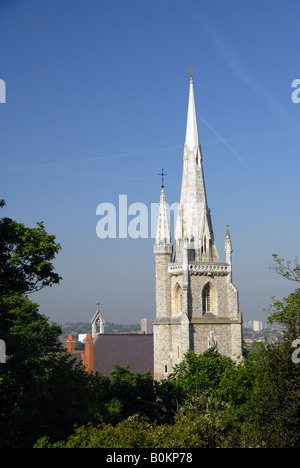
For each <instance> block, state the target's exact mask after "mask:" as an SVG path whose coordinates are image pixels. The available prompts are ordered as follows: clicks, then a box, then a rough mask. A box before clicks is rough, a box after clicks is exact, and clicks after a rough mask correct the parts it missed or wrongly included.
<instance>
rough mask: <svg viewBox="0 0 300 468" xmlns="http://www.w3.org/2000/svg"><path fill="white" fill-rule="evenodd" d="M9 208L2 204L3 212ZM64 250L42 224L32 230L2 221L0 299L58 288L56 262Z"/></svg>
mask: <svg viewBox="0 0 300 468" xmlns="http://www.w3.org/2000/svg"><path fill="white" fill-rule="evenodd" d="M4 205H5V202H4V200H1V201H0V208H3V206H4ZM60 249H61V246H60V244H57V243H56V242H55V236H53V235H49V234H47V232H46V231H45V228H44V224H43V223H42V222H39V223H37V227H35V228H28V227H26V226H25V225H24V224H22V223H17V222H16V221H13V220H12V219H10V218H2V219H1V220H0V296H3V295H4V294H10V293H15V292H18V293H20V294H25V293H31V292H34V291H39V290H40V289H42V288H44V287H45V286H52V285H53V284H58V283H59V281H60V280H61V278H60V276H59V275H58V274H57V273H55V270H54V267H53V265H52V261H53V259H54V257H55V255H56V254H57V253H58V252H59V250H60Z"/></svg>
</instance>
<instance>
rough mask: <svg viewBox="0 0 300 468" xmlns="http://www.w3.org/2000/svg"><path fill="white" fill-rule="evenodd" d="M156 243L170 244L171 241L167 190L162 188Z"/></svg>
mask: <svg viewBox="0 0 300 468" xmlns="http://www.w3.org/2000/svg"><path fill="white" fill-rule="evenodd" d="M155 243H156V244H170V243H171V233H170V226H169V218H168V212H167V203H166V195H165V191H164V189H163V188H162V189H161V194H160V203H159V213H158V223H157V229H156V238H155Z"/></svg>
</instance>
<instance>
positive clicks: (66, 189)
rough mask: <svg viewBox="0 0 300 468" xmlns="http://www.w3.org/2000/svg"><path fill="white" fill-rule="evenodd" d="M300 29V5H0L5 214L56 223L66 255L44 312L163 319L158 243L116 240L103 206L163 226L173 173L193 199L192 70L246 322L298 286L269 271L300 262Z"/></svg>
mask: <svg viewBox="0 0 300 468" xmlns="http://www.w3.org/2000/svg"><path fill="white" fill-rule="evenodd" d="M299 18H300V3H299V1H298V0H276V1H274V0H226V1H224V0H214V1H212V0H202V1H199V0H126V1H125V0H105V1H104V0H14V1H11V0H0V44H1V54H0V79H1V80H4V82H5V84H6V95H5V97H6V103H3V102H2V103H0V198H4V199H5V200H6V203H7V206H6V207H5V209H4V210H2V213H1V216H7V217H11V218H13V219H15V220H17V221H19V222H23V223H25V224H26V225H28V226H31V227H33V226H34V225H35V223H36V222H38V221H44V223H45V227H46V230H47V232H48V233H50V234H55V235H56V238H57V241H58V242H60V243H61V244H62V251H61V253H60V254H59V255H58V257H57V259H56V260H55V267H56V270H57V272H58V273H59V274H60V275H61V276H62V277H63V281H62V283H61V284H60V285H59V286H55V287H52V288H47V289H45V290H44V291H41V292H40V293H37V294H33V295H31V299H32V300H35V301H36V302H38V303H39V304H40V312H42V313H44V314H45V315H46V316H48V317H50V319H51V320H55V321H58V322H60V323H62V322H66V321H89V320H90V319H91V318H92V316H93V314H94V312H95V310H96V302H97V301H98V300H99V301H100V307H101V311H102V313H103V315H104V317H105V319H106V320H107V321H113V322H118V323H136V322H139V321H140V319H141V318H144V317H147V318H151V319H153V318H154V316H155V270H154V255H153V253H152V251H153V243H154V240H153V239H151V238H150V237H149V238H148V239H144V238H138V239H132V238H119V235H118V232H117V237H116V238H106V239H100V238H99V237H98V236H97V235H96V226H97V223H98V221H99V219H100V218H101V216H99V214H98V215H97V214H96V209H97V206H98V205H99V204H102V203H111V204H113V205H114V206H115V209H116V214H117V216H118V214H119V206H118V204H119V196H120V195H126V196H127V204H128V208H129V207H130V206H131V205H132V204H133V203H141V204H143V205H145V206H146V207H147V208H148V210H149V224H150V207H151V203H157V202H158V201H159V196H160V185H161V180H160V177H159V176H158V173H160V172H161V169H162V168H164V170H165V172H166V173H167V176H166V178H165V191H166V197H167V201H168V203H169V204H172V203H175V202H179V197H180V186H181V174H182V157H183V145H184V139H185V130H186V117H187V104H188V91H189V68H190V67H191V66H192V67H193V69H194V75H193V76H194V90H195V100H196V108H197V115H198V126H199V136H200V141H201V145H202V152H203V158H204V161H203V164H204V174H205V180H206V188H207V197H208V204H209V207H210V209H211V213H212V221H213V228H214V234H215V240H216V245H217V248H218V251H219V254H220V256H221V259H223V260H224V252H223V249H224V240H225V232H226V223H227V222H228V223H229V224H230V231H231V238H232V244H233V250H234V251H233V268H234V270H233V281H234V283H235V285H236V286H237V287H238V289H239V294H240V296H239V297H240V310H241V311H242V312H243V314H244V320H245V321H247V320H250V319H260V320H265V319H266V316H267V315H266V313H265V312H263V309H264V308H266V307H268V305H269V304H270V302H271V299H270V298H271V296H274V295H275V296H276V297H277V298H282V297H283V296H284V295H286V294H288V293H289V292H291V291H292V290H293V289H294V288H295V286H296V284H295V283H291V282H289V281H287V280H285V279H283V278H281V277H279V276H278V275H276V273H275V272H274V271H272V270H270V268H269V267H270V265H271V264H272V254H273V253H277V254H278V255H280V256H282V257H284V258H286V259H294V258H295V256H296V255H297V254H299V237H300V225H299V224H300V223H299V219H300V217H299V154H300V151H299V150H300V143H299V142H300V103H298V104H297V103H294V102H293V101H292V93H293V91H294V89H293V88H292V82H293V81H294V80H295V79H300V68H299V41H300V28H299ZM2 92H3V89H2ZM0 100H1V94H0ZM2 100H3V99H2ZM123 200H124V197H123ZM102 206H103V205H102ZM134 206H135V205H134ZM133 219H134V216H132V215H130V214H129V215H128V223H129V222H130V220H133ZM117 228H118V223H117ZM149 234H150V227H149Z"/></svg>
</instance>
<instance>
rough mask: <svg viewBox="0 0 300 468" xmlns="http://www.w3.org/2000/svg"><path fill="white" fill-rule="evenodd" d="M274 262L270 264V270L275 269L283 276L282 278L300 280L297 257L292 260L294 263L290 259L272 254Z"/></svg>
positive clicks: (299, 266)
mask: <svg viewBox="0 0 300 468" xmlns="http://www.w3.org/2000/svg"><path fill="white" fill-rule="evenodd" d="M273 259H274V262H275V263H274V264H273V265H272V266H271V269H272V270H275V271H276V273H278V274H279V275H281V276H283V277H284V278H286V279H288V280H291V281H297V282H298V283H299V282H300V265H299V263H298V257H296V258H295V260H294V265H292V262H291V261H290V260H284V259H283V258H280V257H278V255H277V254H273Z"/></svg>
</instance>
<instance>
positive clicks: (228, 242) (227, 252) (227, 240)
mask: <svg viewBox="0 0 300 468" xmlns="http://www.w3.org/2000/svg"><path fill="white" fill-rule="evenodd" d="M224 252H225V257H226V259H225V261H226V263H228V264H229V265H231V254H232V244H231V239H230V232H229V224H228V223H227V224H226V238H225V248H224Z"/></svg>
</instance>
